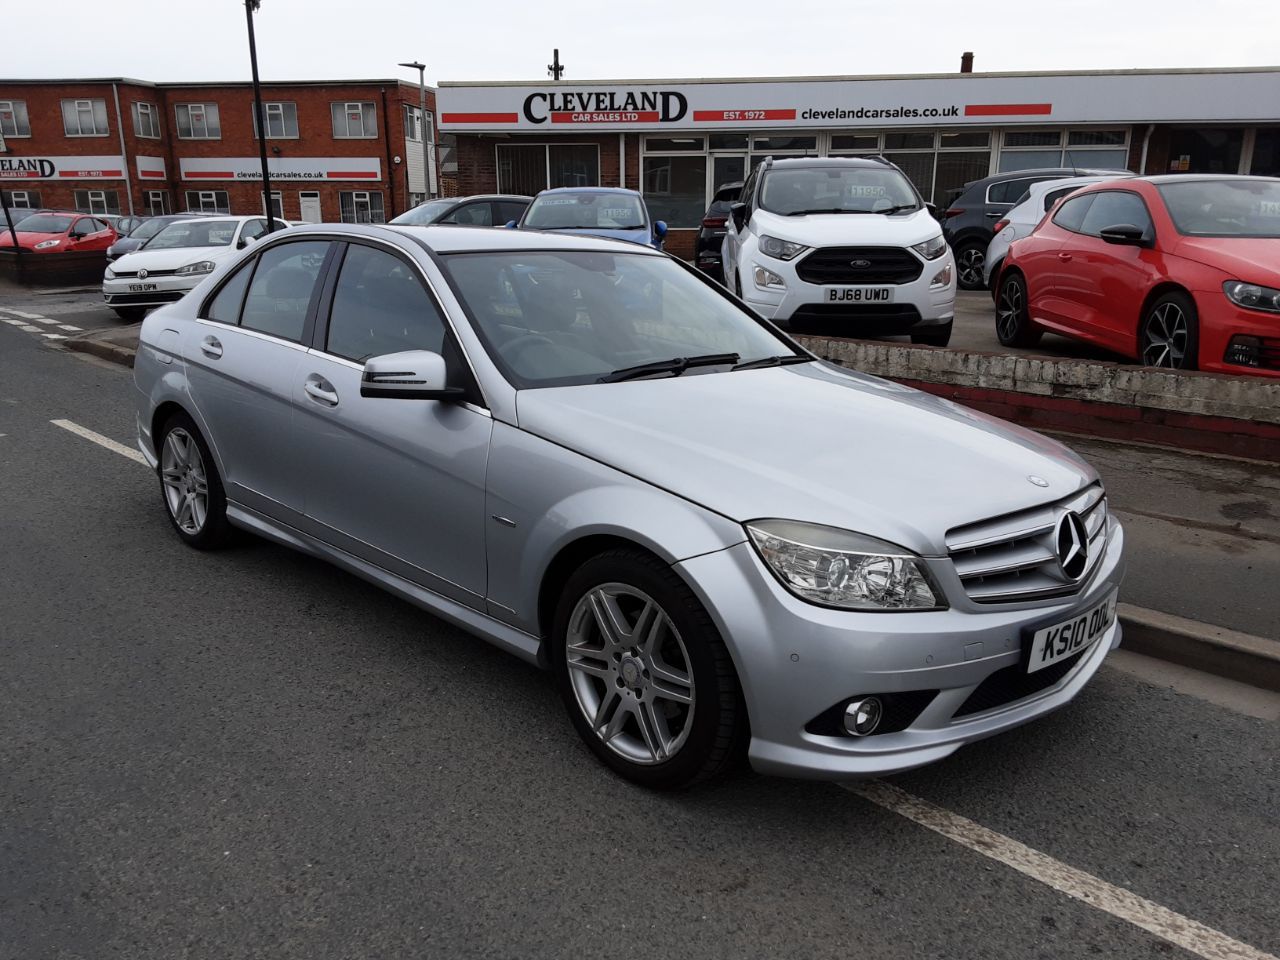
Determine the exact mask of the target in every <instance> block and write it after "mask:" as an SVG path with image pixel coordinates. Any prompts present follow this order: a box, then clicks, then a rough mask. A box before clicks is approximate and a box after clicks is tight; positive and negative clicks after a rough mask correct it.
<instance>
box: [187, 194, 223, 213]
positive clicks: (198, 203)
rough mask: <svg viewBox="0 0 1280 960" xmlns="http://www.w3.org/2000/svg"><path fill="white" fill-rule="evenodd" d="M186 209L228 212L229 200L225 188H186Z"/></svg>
mask: <svg viewBox="0 0 1280 960" xmlns="http://www.w3.org/2000/svg"><path fill="white" fill-rule="evenodd" d="M187 211H188V212H191V213H230V212H231V200H230V198H229V197H228V196H227V191H225V190H188V191H187Z"/></svg>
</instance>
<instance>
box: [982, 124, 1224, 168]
mask: <svg viewBox="0 0 1280 960" xmlns="http://www.w3.org/2000/svg"><path fill="white" fill-rule="evenodd" d="M1001 139H1002V145H1001V148H1000V163H999V168H998V169H999V171H1000V172H1001V173H1008V172H1011V171H1014V170H1035V169H1039V168H1052V167H1089V168H1094V169H1105V170H1123V169H1124V168H1125V167H1126V166H1127V165H1128V163H1129V147H1128V143H1129V132H1128V130H1065V131H1064V130H1006V131H1005V132H1004V134H1003V136H1002V138H1001ZM1231 172H1232V173H1234V172H1235V171H1234V170H1232V171H1231Z"/></svg>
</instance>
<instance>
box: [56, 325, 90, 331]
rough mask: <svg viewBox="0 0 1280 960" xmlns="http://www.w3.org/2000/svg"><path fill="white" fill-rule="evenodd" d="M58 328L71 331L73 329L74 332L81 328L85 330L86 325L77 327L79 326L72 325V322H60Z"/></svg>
mask: <svg viewBox="0 0 1280 960" xmlns="http://www.w3.org/2000/svg"><path fill="white" fill-rule="evenodd" d="M58 329H59V330H70V331H72V332H73V333H79V332H80V331H81V330H83V329H84V327H77V326H73V325H72V324H70V323H60V324H58Z"/></svg>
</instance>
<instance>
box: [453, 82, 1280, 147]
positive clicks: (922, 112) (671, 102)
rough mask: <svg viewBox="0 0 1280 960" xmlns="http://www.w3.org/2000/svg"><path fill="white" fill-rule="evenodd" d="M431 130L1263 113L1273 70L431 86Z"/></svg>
mask: <svg viewBox="0 0 1280 960" xmlns="http://www.w3.org/2000/svg"><path fill="white" fill-rule="evenodd" d="M436 101H437V104H438V107H439V118H440V129H441V130H443V131H448V132H450V133H461V132H466V131H475V132H485V131H500V130H520V131H544V132H545V131H548V130H555V131H556V132H557V133H561V132H567V131H568V130H572V129H579V130H597V131H600V130H707V129H746V130H751V129H763V128H765V127H766V126H781V127H784V128H787V129H797V128H801V129H824V128H825V129H857V128H860V127H861V128H880V129H883V128H886V127H911V126H916V127H920V126H928V127H936V126H967V125H983V126H990V125H992V124H1000V125H1002V126H1003V125H1008V124H1020V123H1026V124H1031V123H1034V124H1045V123H1051V124H1066V123H1072V124H1075V123H1126V124H1128V123H1153V122H1179V123H1182V122H1197V123H1228V122H1249V121H1255V120H1268V121H1274V119H1275V105H1276V104H1277V103H1280V70H1276V69H1263V68H1259V69H1251V68H1246V69H1240V70H1185V71H1149V72H1142V71H1126V72H1116V73H1076V74H1065V73H1064V74H1026V75H1023V76H1010V75H999V76H997V75H990V76H988V75H983V74H956V75H951V76H928V77H880V78H867V79H861V78H852V77H851V78H849V79H835V80H832V79H821V80H818V79H815V80H804V79H798V80H707V81H702V82H698V81H694V82H690V81H680V82H668V81H663V80H653V81H648V82H642V83H635V82H632V83H626V84H619V83H616V82H614V83H610V82H608V81H600V82H590V81H588V82H583V83H578V82H573V83H549V84H528V83H491V84H478V83H465V84H459V85H452V84H449V83H442V84H440V86H439V88H438V90H437V92H436Z"/></svg>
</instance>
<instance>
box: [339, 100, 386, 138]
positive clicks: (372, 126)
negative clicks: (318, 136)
mask: <svg viewBox="0 0 1280 960" xmlns="http://www.w3.org/2000/svg"><path fill="white" fill-rule="evenodd" d="M329 108H330V110H331V111H332V113H333V135H334V136H335V137H337V138H338V139H340V140H345V139H350V138H356V139H359V138H361V137H376V136H377V135H378V120H377V116H378V115H377V113H376V112H375V110H374V108H373V104H372V103H332V104H330V105H329Z"/></svg>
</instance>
